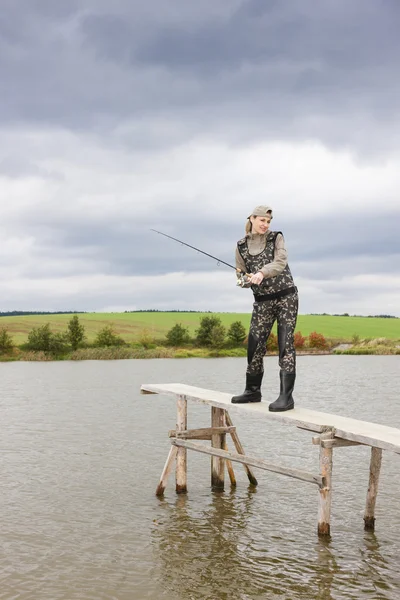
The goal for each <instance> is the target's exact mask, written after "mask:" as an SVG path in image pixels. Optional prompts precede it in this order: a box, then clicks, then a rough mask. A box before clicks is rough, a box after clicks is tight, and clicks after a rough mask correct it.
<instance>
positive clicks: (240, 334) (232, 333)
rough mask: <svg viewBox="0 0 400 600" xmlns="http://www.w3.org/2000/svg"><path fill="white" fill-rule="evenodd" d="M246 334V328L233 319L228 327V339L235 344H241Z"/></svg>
mask: <svg viewBox="0 0 400 600" xmlns="http://www.w3.org/2000/svg"><path fill="white" fill-rule="evenodd" d="M246 335H247V333H246V329H245V328H244V325H243V323H242V322H241V321H235V322H234V323H232V324H231V326H230V327H229V329H228V340H229V341H230V342H231V343H232V344H234V345H235V346H239V345H240V344H242V343H243V341H244V340H245V339H246Z"/></svg>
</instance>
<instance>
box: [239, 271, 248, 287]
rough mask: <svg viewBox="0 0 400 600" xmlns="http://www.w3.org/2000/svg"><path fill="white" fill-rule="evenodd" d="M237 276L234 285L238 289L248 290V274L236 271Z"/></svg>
mask: <svg viewBox="0 0 400 600" xmlns="http://www.w3.org/2000/svg"><path fill="white" fill-rule="evenodd" d="M236 276H237V281H236V285H238V286H239V287H242V288H248V287H250V286H251V283H250V276H249V275H248V273H243V272H242V271H240V272H239V271H238V272H237V273H236Z"/></svg>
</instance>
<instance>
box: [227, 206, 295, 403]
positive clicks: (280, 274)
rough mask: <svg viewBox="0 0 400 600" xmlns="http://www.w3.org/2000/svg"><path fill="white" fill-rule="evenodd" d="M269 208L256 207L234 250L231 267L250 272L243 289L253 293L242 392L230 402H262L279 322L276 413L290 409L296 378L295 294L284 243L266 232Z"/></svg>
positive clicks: (278, 236)
mask: <svg viewBox="0 0 400 600" xmlns="http://www.w3.org/2000/svg"><path fill="white" fill-rule="evenodd" d="M271 221H272V208H270V207H269V206H257V207H256V208H255V209H254V210H253V213H252V214H251V215H250V216H249V217H248V219H247V223H246V236H245V237H244V238H243V239H241V240H239V242H238V243H237V248H236V267H237V268H238V269H240V271H242V272H245V273H249V274H251V277H250V278H248V282H247V284H246V287H251V289H252V291H253V294H254V304H253V314H252V317H251V324H250V332H249V337H248V344H247V371H246V389H245V391H244V392H243V394H241V395H240V396H233V398H232V400H231V401H232V402H233V403H234V404H244V403H246V402H260V401H261V382H262V378H263V375H264V361H263V359H264V356H265V353H266V344H267V340H268V337H269V334H270V333H271V329H272V326H273V324H274V323H275V321H276V320H277V321H278V346H279V366H280V374H279V375H280V394H279V397H278V398H277V400H275V402H273V403H272V404H270V405H269V410H271V411H274V412H280V411H284V410H290V409H291V408H294V400H293V396H292V393H293V388H294V382H295V379H296V351H295V348H294V330H295V327H296V320H297V311H298V296H297V288H296V287H295V285H294V282H293V278H292V274H291V273H290V269H289V265H288V263H287V252H286V248H285V241H284V239H283V235H282V233H281V232H280V231H269V227H270V224H271Z"/></svg>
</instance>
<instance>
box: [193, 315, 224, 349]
mask: <svg viewBox="0 0 400 600" xmlns="http://www.w3.org/2000/svg"><path fill="white" fill-rule="evenodd" d="M217 325H218V326H220V325H221V326H222V321H221V319H220V318H219V317H202V318H201V319H200V327H199V328H198V329H196V342H197V344H198V345H199V346H212V345H213V333H212V331H213V328H214V327H215V326H217Z"/></svg>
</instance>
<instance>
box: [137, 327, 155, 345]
mask: <svg viewBox="0 0 400 600" xmlns="http://www.w3.org/2000/svg"><path fill="white" fill-rule="evenodd" d="M139 342H140V345H141V346H143V348H146V349H148V348H155V347H156V345H155V343H154V338H153V337H152V336H151V334H150V331H149V330H148V329H143V330H142V331H141V332H140V336H139Z"/></svg>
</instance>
